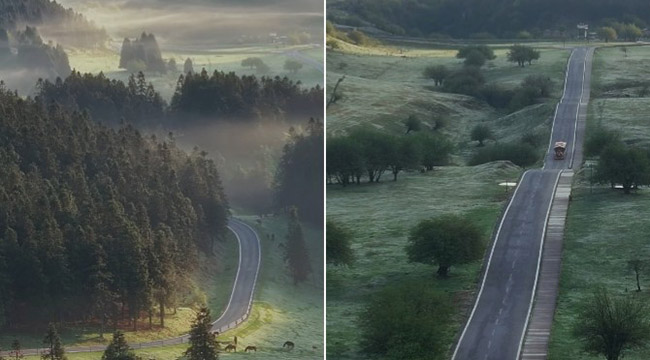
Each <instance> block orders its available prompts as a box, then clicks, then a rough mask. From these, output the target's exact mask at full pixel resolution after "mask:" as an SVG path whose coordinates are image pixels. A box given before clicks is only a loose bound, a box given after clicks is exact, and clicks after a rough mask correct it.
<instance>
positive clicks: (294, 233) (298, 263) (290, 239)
mask: <svg viewBox="0 0 650 360" xmlns="http://www.w3.org/2000/svg"><path fill="white" fill-rule="evenodd" d="M284 259H285V261H287V263H288V264H289V270H290V271H291V277H293V284H294V285H297V284H298V283H300V282H302V281H305V280H307V277H308V276H309V273H311V265H310V264H309V253H308V252H307V244H305V238H304V236H303V233H302V226H301V225H300V221H298V209H296V208H295V207H292V208H291V209H290V210H289V230H288V231H287V244H286V246H285V254H284Z"/></svg>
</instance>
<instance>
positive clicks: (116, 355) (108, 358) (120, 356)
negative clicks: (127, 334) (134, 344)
mask: <svg viewBox="0 0 650 360" xmlns="http://www.w3.org/2000/svg"><path fill="white" fill-rule="evenodd" d="M102 360H136V356H135V353H133V351H131V348H130V347H129V344H127V342H126V339H125V338H124V334H123V333H122V332H121V331H117V332H116V333H115V334H113V340H112V341H111V343H110V344H108V347H107V348H106V351H104V355H102Z"/></svg>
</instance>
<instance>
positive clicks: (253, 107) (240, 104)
mask: <svg viewBox="0 0 650 360" xmlns="http://www.w3.org/2000/svg"><path fill="white" fill-rule="evenodd" d="M323 96H324V92H323V89H322V88H321V87H320V86H318V85H317V86H315V87H313V88H310V89H305V88H303V87H302V86H301V85H300V82H293V81H291V80H289V79H288V78H286V77H284V78H280V77H277V76H276V77H274V78H270V77H261V78H257V77H256V76H254V75H242V76H238V75H237V74H235V73H234V72H230V73H224V72H222V71H215V72H213V73H212V75H208V73H207V72H206V71H205V70H203V71H201V72H200V73H189V74H186V75H184V76H181V77H180V78H179V79H178V84H177V86H176V92H175V93H174V96H173V97H172V100H171V105H170V116H171V117H172V118H174V119H179V120H178V123H179V124H184V125H189V124H191V123H194V124H202V123H205V122H206V119H217V121H219V120H220V119H221V118H223V119H226V121H227V119H244V120H245V119H257V118H262V117H270V118H273V117H280V118H284V117H286V116H287V115H291V116H295V117H311V116H319V115H320V114H321V113H322V106H323V99H324V98H323Z"/></svg>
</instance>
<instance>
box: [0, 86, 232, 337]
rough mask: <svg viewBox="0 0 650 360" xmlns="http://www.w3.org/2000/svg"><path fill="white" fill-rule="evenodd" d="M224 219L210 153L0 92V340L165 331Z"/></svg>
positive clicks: (222, 199) (222, 200)
mask: <svg viewBox="0 0 650 360" xmlns="http://www.w3.org/2000/svg"><path fill="white" fill-rule="evenodd" d="M228 213H229V207H228V203H227V201H226V199H225V196H224V193H223V189H222V187H221V181H220V177H219V173H218V172H217V169H216V166H215V164H214V163H213V162H212V161H211V160H209V159H207V158H206V157H205V154H204V153H194V154H192V155H187V154H186V153H184V152H182V151H180V150H179V149H178V148H177V147H176V146H175V144H174V140H173V138H171V137H170V138H169V139H166V140H164V141H163V140H158V139H156V138H155V137H150V138H145V137H143V136H142V135H141V134H140V133H139V132H138V131H137V130H135V129H134V128H133V127H131V126H126V127H123V128H120V129H119V130H112V129H109V128H107V127H105V126H103V125H100V124H97V123H95V122H93V121H91V120H90V119H89V118H88V117H87V116H86V115H83V114H81V113H79V112H70V111H67V110H65V109H64V108H62V107H60V106H58V105H49V106H43V105H42V104H41V103H40V102H38V101H34V100H30V99H27V100H25V99H22V98H20V97H18V96H16V95H15V94H14V93H13V92H10V91H7V90H5V89H0V328H1V327H7V326H9V327H16V326H25V325H28V324H32V323H36V322H38V323H39V324H43V323H47V320H50V321H57V322H59V321H60V322H71V321H75V322H78V321H81V322H91V321H92V322H94V323H96V324H99V323H101V324H103V325H109V324H110V325H111V326H113V325H116V324H117V323H121V324H122V325H124V324H125V322H126V321H127V320H128V322H129V323H130V324H132V326H133V327H135V326H136V325H135V324H136V322H135V320H136V319H138V318H141V317H149V319H151V317H159V318H160V321H161V322H162V321H164V315H165V309H166V308H169V307H176V306H178V304H179V301H180V300H179V297H180V294H181V293H184V292H187V291H189V290H188V289H187V287H188V284H190V283H191V282H190V280H189V279H188V275H189V274H190V271H192V269H193V268H194V267H195V266H196V263H197V256H198V252H199V251H200V250H203V251H206V252H209V251H210V250H211V249H212V246H213V244H214V242H215V241H216V240H218V238H220V237H223V236H224V234H225V231H226V218H227V216H228ZM150 321H151V320H150Z"/></svg>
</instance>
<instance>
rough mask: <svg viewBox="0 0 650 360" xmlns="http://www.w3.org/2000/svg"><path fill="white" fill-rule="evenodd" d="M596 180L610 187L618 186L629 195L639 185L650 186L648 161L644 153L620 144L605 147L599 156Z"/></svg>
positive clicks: (649, 161)
mask: <svg viewBox="0 0 650 360" xmlns="http://www.w3.org/2000/svg"><path fill="white" fill-rule="evenodd" d="M596 179H597V180H598V181H599V182H601V183H609V184H610V185H611V186H612V187H614V185H616V184H620V185H621V186H622V187H623V192H624V193H625V194H629V193H630V192H631V190H632V189H633V188H634V189H635V188H637V187H639V186H640V185H648V184H650V160H649V159H648V155H647V153H646V152H644V151H643V150H641V149H639V148H635V147H628V146H626V145H624V144H622V143H620V142H615V143H612V144H610V145H608V146H607V148H605V149H604V150H603V152H602V153H601V155H600V161H599V162H598V167H597V168H596Z"/></svg>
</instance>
